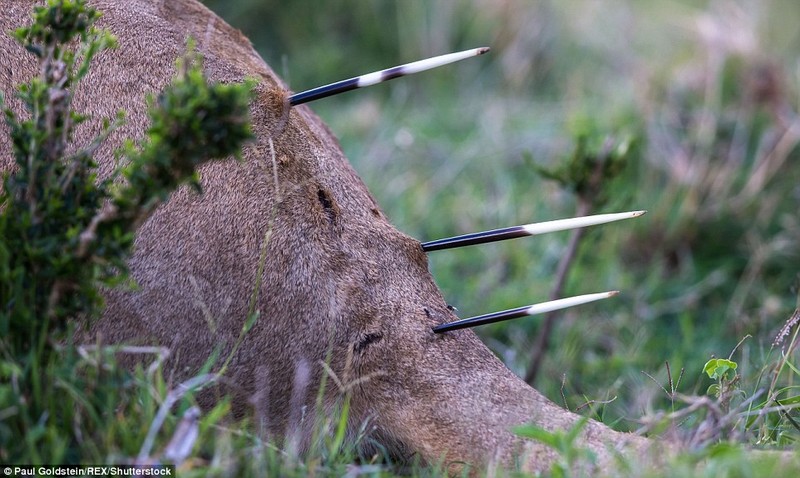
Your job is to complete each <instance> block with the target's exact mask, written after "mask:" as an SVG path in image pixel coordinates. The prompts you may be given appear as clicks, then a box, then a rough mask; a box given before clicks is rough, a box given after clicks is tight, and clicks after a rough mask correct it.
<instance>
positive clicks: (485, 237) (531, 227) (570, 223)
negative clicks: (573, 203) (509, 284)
mask: <svg viewBox="0 0 800 478" xmlns="http://www.w3.org/2000/svg"><path fill="white" fill-rule="evenodd" d="M646 212H647V211H632V212H620V213H615V214H595V215H593V216H583V217H573V218H569V219H558V220H555V221H547V222H538V223H534V224H525V225H522V226H512V227H504V228H501V229H492V230H491V231H483V232H473V233H471V234H464V235H462V236H455V237H448V238H445V239H437V240H435V241H430V242H424V243H422V249H423V250H424V251H425V252H430V251H438V250H441V249H453V248H456V247H465V246H474V245H476V244H485V243H487V242H497V241H505V240H507V239H515V238H517V237H526V236H536V235H539V234H545V233H547V232H556V231H566V230H568V229H577V228H579V227H586V226H596V225H598V224H605V223H608V222H614V221H621V220H623V219H631V218H634V217H639V216H641V215H643V214H645V213H646Z"/></svg>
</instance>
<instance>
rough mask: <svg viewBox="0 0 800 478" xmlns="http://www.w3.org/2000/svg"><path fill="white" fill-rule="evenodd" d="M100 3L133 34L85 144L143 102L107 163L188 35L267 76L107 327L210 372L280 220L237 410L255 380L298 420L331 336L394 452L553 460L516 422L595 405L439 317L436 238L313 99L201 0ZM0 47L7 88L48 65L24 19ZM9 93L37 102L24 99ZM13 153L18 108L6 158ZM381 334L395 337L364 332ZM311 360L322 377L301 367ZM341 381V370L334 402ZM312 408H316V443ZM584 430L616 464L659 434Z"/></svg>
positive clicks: (137, 258)
mask: <svg viewBox="0 0 800 478" xmlns="http://www.w3.org/2000/svg"><path fill="white" fill-rule="evenodd" d="M91 3H92V4H93V5H94V6H96V7H97V8H99V9H100V10H101V11H102V12H103V13H104V16H103V18H102V19H101V21H100V25H101V26H102V27H105V28H108V29H110V30H111V31H112V32H113V33H114V34H115V35H117V36H118V38H119V40H120V42H119V43H120V47H119V49H117V50H115V51H111V52H104V53H103V54H101V55H100V56H99V57H98V58H97V61H96V63H95V64H94V65H93V68H92V72H91V74H90V75H89V76H88V77H87V78H86V80H85V81H84V82H83V83H82V84H81V85H80V88H79V90H78V91H77V93H76V95H75V106H76V107H77V109H78V111H81V112H83V113H89V114H91V115H92V116H93V117H94V120H93V121H92V122H90V123H88V124H87V125H83V126H81V127H80V128H79V130H78V132H77V134H76V141H75V142H76V144H83V143H86V142H87V141H88V140H89V138H91V137H92V136H93V135H94V134H96V132H97V131H98V128H99V124H100V121H101V119H102V118H109V117H112V116H113V115H114V114H115V113H116V112H117V111H118V110H120V109H122V110H125V111H127V115H128V123H127V125H126V126H125V127H123V128H121V129H120V130H119V131H118V132H116V133H115V134H113V135H112V137H111V138H110V139H109V141H108V143H107V144H106V146H104V147H103V148H102V149H101V150H100V152H99V154H98V160H99V162H100V165H101V166H100V167H101V171H102V174H104V175H107V174H109V172H110V171H111V169H112V167H113V156H112V152H113V150H114V149H115V148H117V147H119V146H120V144H121V141H122V140H123V138H126V137H132V138H141V137H142V136H143V133H144V130H145V128H146V124H147V123H146V115H145V103H144V98H145V95H146V94H147V93H154V92H157V91H159V90H160V89H161V88H163V87H164V86H165V85H166V84H167V83H168V81H169V80H170V79H171V77H172V76H173V74H174V63H175V60H176V58H177V57H178V56H179V55H181V54H182V52H183V51H184V50H185V41H186V38H187V37H188V36H189V35H191V36H193V37H195V38H196V39H197V43H198V48H199V50H200V51H201V52H202V54H203V55H204V56H205V68H206V71H207V73H208V76H209V77H210V78H211V79H213V80H218V81H225V82H234V81H241V80H243V79H245V78H246V77H253V78H257V79H258V81H259V86H258V91H257V98H256V99H255V101H254V102H253V105H252V112H253V118H254V129H255V132H256V134H257V140H256V141H255V142H254V143H253V144H251V145H249V146H247V147H246V149H245V154H244V157H245V160H244V161H243V162H241V163H240V162H236V161H234V160H229V161H224V162H219V163H215V164H210V165H208V166H205V167H204V168H202V184H203V189H204V191H205V193H204V194H203V195H202V196H197V195H196V194H193V193H190V192H189V191H188V190H186V189H182V190H180V191H179V192H177V193H175V194H174V195H173V196H172V198H171V199H170V201H169V203H168V204H167V205H165V206H164V207H162V208H160V209H159V210H158V211H157V213H156V214H155V215H154V216H153V217H152V218H151V219H149V220H148V221H147V222H146V223H145V224H144V226H143V227H142V228H141V231H140V232H139V234H138V236H137V241H136V252H135V255H134V257H133V259H132V260H131V270H132V272H133V276H134V277H135V279H136V281H137V283H138V285H139V287H140V290H138V291H136V292H125V291H113V292H110V293H108V294H107V304H108V307H107V310H106V313H105V315H104V317H103V318H102V320H101V321H100V322H99V324H98V325H97V327H96V331H97V332H98V333H100V334H102V337H103V340H104V341H105V342H107V343H115V342H121V341H124V342H127V343H158V344H161V345H164V346H167V347H170V348H171V350H172V357H173V358H172V359H171V360H172V362H171V364H170V366H171V367H173V371H174V373H175V378H176V379H177V378H183V377H186V376H189V375H191V374H192V373H194V372H196V371H197V370H198V368H199V367H200V366H201V365H202V364H203V363H204V362H205V361H206V359H207V358H208V356H209V355H210V353H211V352H212V350H213V349H214V347H216V346H220V347H221V348H222V356H223V357H225V356H227V355H228V353H229V352H230V351H231V350H232V347H233V345H234V343H235V341H236V339H237V337H238V335H239V332H240V330H241V329H242V324H243V322H244V320H245V316H246V314H247V308H248V301H249V298H250V295H251V292H252V289H253V286H254V284H255V283H256V277H255V274H256V270H257V264H258V258H259V247H260V243H261V240H262V238H263V237H264V236H265V234H266V233H267V232H268V231H270V233H271V236H270V239H269V245H268V251H267V262H266V267H265V269H264V273H263V277H262V278H261V279H262V282H261V289H260V295H259V299H258V310H259V311H260V313H261V316H260V319H259V320H258V322H257V323H256V325H255V326H254V327H253V329H252V330H251V332H250V333H249V334H248V335H247V337H246V339H245V340H244V342H243V344H242V345H241V348H240V349H239V350H238V353H236V354H235V356H234V357H233V359H232V362H231V365H230V370H229V372H228V374H227V381H226V383H227V385H228V387H229V389H230V391H232V392H233V393H234V394H235V397H236V398H235V402H234V404H235V407H236V409H237V411H239V412H244V411H246V410H247V409H248V407H250V405H248V401H252V400H253V399H254V397H255V401H256V402H257V403H255V404H254V408H255V409H256V410H257V411H258V410H261V411H265V412H264V413H266V415H265V416H264V418H265V420H266V423H267V425H268V432H269V433H270V434H271V435H272V436H274V437H283V436H286V435H287V433H288V431H289V430H290V429H291V428H292V427H293V426H295V425H297V423H296V422H297V421H298V420H299V418H298V416H299V415H300V414H299V412H298V410H297V409H298V406H297V405H298V404H299V403H303V404H305V405H306V406H307V410H308V411H311V410H313V403H314V399H315V397H316V394H317V390H318V384H319V383H320V380H321V379H322V377H323V373H324V369H323V367H322V363H323V362H324V361H325V360H326V356H327V354H328V352H329V351H330V357H331V360H330V361H331V368H332V370H333V371H334V372H335V373H336V374H337V376H338V377H340V378H341V379H343V380H344V379H346V380H348V381H350V382H353V381H354V380H357V379H364V380H363V381H362V382H361V383H359V384H358V385H357V386H355V387H353V388H352V392H353V397H352V420H351V423H352V426H353V427H354V429H355V427H357V426H359V425H360V424H361V423H362V422H363V421H364V420H370V423H371V424H372V425H374V427H375V431H374V432H373V436H374V437H376V438H377V439H379V440H381V441H382V442H383V443H385V444H388V446H389V447H390V449H391V450H392V451H393V453H394V454H395V455H397V456H400V457H407V456H409V455H411V454H413V453H416V454H418V455H419V456H420V457H422V458H423V459H424V460H426V461H428V462H438V461H439V460H440V459H443V460H444V461H445V462H446V463H449V464H450V468H449V469H450V470H451V471H452V472H457V471H458V470H459V469H460V467H461V466H462V465H461V464H462V463H471V464H474V465H475V466H476V467H478V468H481V467H484V466H486V465H487V464H488V463H490V462H495V461H496V462H499V463H504V464H511V463H513V462H514V460H515V459H516V458H515V457H517V456H519V455H520V454H522V453H525V454H527V455H528V458H527V462H526V464H524V467H525V468H527V469H531V470H541V469H546V468H547V467H548V466H549V465H550V464H551V462H552V460H553V459H554V458H555V455H554V453H553V452H552V451H551V450H550V449H548V448H546V447H544V446H543V445H540V444H537V443H533V442H525V441H523V440H520V439H517V438H515V437H514V435H513V434H512V433H511V432H510V431H509V428H510V427H511V426H513V425H517V424H522V423H526V422H531V421H533V422H534V423H536V424H538V425H540V426H543V427H545V428H547V429H549V430H559V429H567V428H569V427H571V426H572V425H573V424H574V423H575V422H576V420H578V418H579V417H578V416H577V415H574V414H572V413H570V412H567V411H565V410H563V409H561V408H559V407H558V406H556V405H554V404H553V403H552V402H550V401H549V400H547V399H546V398H545V397H543V396H542V395H541V394H539V393H538V392H537V391H536V390H534V389H532V388H530V387H529V386H528V385H526V384H525V383H524V382H522V381H521V380H520V379H519V378H518V377H516V376H515V375H514V374H513V373H511V372H510V371H509V370H508V369H507V368H506V367H505V366H504V365H503V364H502V363H501V362H500V360H498V359H497V357H495V356H494V355H493V354H492V353H491V352H490V351H489V349H487V348H486V347H485V346H484V345H483V344H482V343H481V342H480V340H479V339H478V338H477V336H476V335H475V334H474V333H473V332H472V331H470V330H463V331H457V332H449V333H445V334H442V335H436V334H434V333H433V332H432V331H431V327H432V326H434V325H436V324H440V323H443V322H447V321H450V320H454V319H455V317H454V316H453V314H452V313H451V312H450V311H449V310H448V308H447V305H446V303H445V302H444V300H443V299H442V296H441V294H440V292H439V290H438V288H437V287H436V285H435V284H434V282H433V279H432V278H431V276H430V274H429V272H428V266H427V258H426V255H425V253H424V252H423V251H422V249H421V247H420V244H419V243H418V242H417V241H416V240H414V239H412V238H410V237H407V236H405V235H404V234H402V233H400V232H399V231H397V230H396V229H395V228H394V227H392V226H391V224H389V223H388V222H387V220H386V218H385V217H384V215H383V214H382V213H381V212H380V210H379V208H378V206H377V204H376V202H375V200H374V199H373V197H372V196H371V195H370V193H369V192H368V191H367V188H366V187H365V186H364V184H363V183H362V182H361V180H360V179H359V178H358V176H357V175H356V173H355V172H354V171H353V169H352V168H351V166H350V164H349V163H348V162H347V160H346V158H345V157H344V156H343V154H342V151H341V149H340V147H339V145H338V143H337V141H336V138H335V137H334V136H333V134H332V133H331V132H330V131H329V130H328V128H327V127H326V126H325V125H324V124H323V123H322V122H321V121H320V120H319V118H317V117H316V116H315V115H314V114H313V113H312V112H311V110H310V109H309V108H307V107H305V106H303V107H297V108H292V109H291V110H290V111H288V110H287V108H286V106H285V101H284V100H285V97H286V94H287V93H286V91H285V90H284V88H285V85H283V83H282V82H281V80H280V79H278V78H277V76H276V75H275V74H274V72H273V71H272V70H271V69H270V68H269V67H268V66H267V65H266V64H265V63H264V62H263V60H262V59H261V58H260V57H259V55H258V54H257V53H256V52H255V51H254V50H253V48H252V47H251V45H250V43H249V41H248V40H247V39H246V38H245V37H244V36H243V35H242V34H241V33H240V32H239V31H237V30H234V29H233V28H231V27H229V26H228V25H226V24H225V23H224V22H223V21H222V20H221V19H219V18H218V17H217V16H216V15H214V14H213V13H212V12H210V11H209V10H207V9H206V8H205V7H203V6H202V5H200V4H199V3H197V2H195V1H193V0H169V1H163V2H161V1H155V0H126V1H113V0H97V1H94V2H91ZM31 4H32V3H31V2H30V1H22V0H4V1H3V12H2V14H0V29H1V30H3V31H8V30H10V29H11V28H14V27H17V26H19V25H21V24H22V23H24V22H27V18H28V12H29V11H30V9H31ZM0 59H2V62H0V88H2V90H3V91H5V92H9V91H10V90H11V88H12V85H14V84H16V83H20V82H23V81H25V80H26V79H27V78H29V77H30V76H31V75H32V74H34V72H35V63H34V59H33V57H32V56H31V55H30V54H28V53H26V52H25V51H24V50H23V49H22V48H21V47H20V46H19V45H18V44H17V43H15V42H14V41H13V40H11V39H10V38H9V37H7V36H2V38H0ZM8 96H9V95H7V97H8ZM9 103H11V104H12V105H13V106H14V108H15V109H16V110H17V111H21V108H20V105H19V102H18V101H14V100H13V99H11V98H9ZM270 138H271V139H272V140H273V142H274V147H275V155H276V163H277V167H278V168H277V169H278V171H277V175H278V183H279V187H278V190H275V188H274V187H273V162H272V159H271V149H270V146H269V140H270ZM11 166H12V164H11V153H10V144H9V139H8V131H7V128H6V127H5V125H3V126H2V127H0V169H2V170H7V169H9V168H10V167H11ZM273 218H274V220H273ZM370 334H379V335H380V336H381V339H380V340H377V341H374V342H372V343H369V344H367V345H364V344H363V342H364V339H365V337H368V336H369V335H370ZM298 370H300V371H307V377H306V378H305V379H303V380H298V379H297V377H303V373H300V374H298V373H297V372H298ZM295 382H302V383H301V385H302V386H299V387H293V383H295ZM293 388H294V392H293ZM293 393H294V398H292V397H293ZM337 394H338V392H337V391H336V390H335V387H328V390H327V392H326V404H328V406H330V405H331V404H333V403H334V402H335V400H336V399H337ZM310 422H311V420H305V421H304V422H303V425H302V430H301V434H300V436H301V440H300V446H301V447H302V446H304V444H307V438H308V436H309V432H308V430H309V428H308V427H310V426H311V424H310ZM582 441H583V444H584V445H585V446H588V447H590V448H591V449H592V450H594V451H595V452H596V453H597V454H598V456H599V457H600V463H601V464H604V463H608V462H609V460H611V459H612V456H613V454H612V453H610V452H609V450H608V449H607V445H608V446H611V447H614V446H620V445H623V444H625V443H628V442H632V443H634V446H635V447H636V448H640V447H643V446H644V440H643V439H641V438H638V437H633V436H630V435H626V434H621V433H617V432H614V431H612V430H610V429H609V428H607V427H605V426H604V425H602V424H599V423H596V422H594V421H590V422H589V424H588V426H587V427H586V430H585V433H584V434H583V437H582Z"/></svg>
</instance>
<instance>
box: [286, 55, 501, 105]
mask: <svg viewBox="0 0 800 478" xmlns="http://www.w3.org/2000/svg"><path fill="white" fill-rule="evenodd" d="M488 51H489V47H481V48H473V49H472V50H465V51H461V52H457V53H449V54H447V55H441V56H435V57H433V58H426V59H424V60H419V61H415V62H412V63H406V64H405V65H400V66H395V67H392V68H387V69H385V70H380V71H375V72H372V73H367V74H366V75H361V76H356V77H355V78H350V79H348V80H342V81H337V82H336V83H331V84H329V85H324V86H319V87H317V88H313V89H311V90H307V91H303V92H300V93H295V94H293V95H292V96H290V97H289V104H290V105H292V106H296V105H301V104H303V103H308V102H309V101H314V100H319V99H321V98H326V97H328V96H333V95H338V94H339V93H344V92H345V91H350V90H355V89H356V88H364V87H367V86H372V85H377V84H378V83H383V82H384V81H389V80H393V79H395V78H399V77H401V76H407V75H413V74H414V73H419V72H421V71H425V70H430V69H432V68H437V67H440V66H444V65H447V64H449V63H454V62H456V61H461V60H465V59H467V58H471V57H473V56H478V55H483V54H484V53H486V52H488Z"/></svg>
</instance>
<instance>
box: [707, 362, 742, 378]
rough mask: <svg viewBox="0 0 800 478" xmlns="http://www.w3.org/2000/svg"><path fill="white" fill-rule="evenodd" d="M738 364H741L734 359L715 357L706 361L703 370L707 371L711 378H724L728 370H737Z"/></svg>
mask: <svg viewBox="0 0 800 478" xmlns="http://www.w3.org/2000/svg"><path fill="white" fill-rule="evenodd" d="M738 366H739V364H737V363H736V362H734V361H732V360H728V359H717V358H714V359H711V360H709V361H708V362H706V365H705V366H704V367H703V372H705V373H707V374H708V376H709V378H711V379H713V380H717V379H720V378H724V377H725V374H726V373H727V372H728V370H736V367H738Z"/></svg>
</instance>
